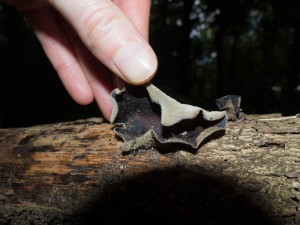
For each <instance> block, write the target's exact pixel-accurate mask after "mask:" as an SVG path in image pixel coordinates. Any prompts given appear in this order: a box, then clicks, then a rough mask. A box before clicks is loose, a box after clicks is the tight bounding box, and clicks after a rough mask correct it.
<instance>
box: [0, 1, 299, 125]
mask: <svg viewBox="0 0 300 225" xmlns="http://www.w3.org/2000/svg"><path fill="white" fill-rule="evenodd" d="M299 12H300V1H299V0H286V1H283V0H277V1H271V0H153V1H152V12H151V25H150V44H151V45H152V47H153V48H154V50H155V52H156V54H157V56H158V60H159V69H158V71H157V75H156V76H155V78H154V79H153V83H154V84H155V85H156V86H158V87H159V88H161V89H162V90H163V91H164V92H166V93H167V94H169V95H170V96H172V97H174V98H175V99H177V100H178V101H180V102H183V103H188V104H193V105H197V106H200V107H203V108H205V109H207V110H216V109H217V108H216V104H215V99H217V98H220V97H222V96H224V95H228V94H237V95H240V96H241V97H242V109H243V111H244V112H245V113H246V114H250V113H255V114H262V113H282V114H283V115H293V114H296V113H299V112H300V15H299ZM93 116H96V117H100V116H101V112H100V110H99V109H98V107H97V105H96V104H95V103H92V104H90V105H88V106H80V105H78V104H77V103H75V102H74V101H73V100H72V99H71V98H70V96H69V95H68V93H67V92H66V91H65V89H64V87H63V86H62V84H61V82H60V80H59V78H58V76H57V75H56V73H55V71H54V69H53V68H52V66H51V64H50V63H49V61H48V59H47V58H46V56H45V54H44V52H43V50H42V49H41V46H40V44H39V42H38V41H37V40H36V38H35V36H34V34H33V33H32V31H31V30H30V28H29V27H28V26H27V25H26V23H25V21H24V19H23V17H22V15H20V14H19V13H18V12H16V11H15V10H14V9H13V8H11V7H7V6H5V5H4V4H2V3H0V127H2V128H6V127H24V126H32V125H36V124H44V123H53V122H60V121H70V120H76V119H83V118H89V117H93Z"/></svg>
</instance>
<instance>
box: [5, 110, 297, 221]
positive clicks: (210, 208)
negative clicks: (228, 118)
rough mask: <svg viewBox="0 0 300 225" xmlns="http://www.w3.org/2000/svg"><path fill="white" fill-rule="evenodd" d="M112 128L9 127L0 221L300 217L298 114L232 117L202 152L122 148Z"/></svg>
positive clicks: (98, 123) (95, 122)
mask: <svg viewBox="0 0 300 225" xmlns="http://www.w3.org/2000/svg"><path fill="white" fill-rule="evenodd" d="M274 117H276V118H281V119H280V120H278V119H273V118H274ZM266 118H269V119H268V120H265V119H266ZM270 118H271V119H270ZM112 128H113V126H112V125H110V124H107V123H104V122H102V120H101V119H95V118H94V119H93V118H92V119H89V120H83V121H74V122H68V123H60V124H49V125H40V126H34V127H29V128H14V129H1V130H0V176H1V178H0V224H98V223H100V222H101V223H103V224H113V223H117V222H118V223H121V222H123V223H124V222H131V224H132V223H133V224H138V223H139V224H141V223H143V224H151V223H152V224H153V223H154V222H156V223H157V222H158V221H159V223H163V222H165V223H169V224H170V223H173V224H256V225H257V224H299V223H300V219H299V218H300V213H299V211H298V209H299V201H300V181H299V179H300V178H299V177H300V119H299V118H296V117H295V118H287V119H284V118H282V117H280V115H260V116H258V115H251V116H247V119H246V120H241V121H238V122H229V124H228V127H227V129H226V133H225V135H223V136H221V137H218V138H217V139H214V140H211V141H209V142H207V143H206V144H204V145H202V146H201V148H200V149H199V150H198V152H192V151H193V150H183V149H181V148H180V147H179V146H178V147H177V149H174V148H173V149H159V150H157V149H147V150H140V151H139V152H138V153H137V154H136V155H134V154H129V155H122V153H121V150H120V146H121V145H122V142H121V141H120V140H117V139H116V137H115V134H114V132H113V130H112ZM138 216H143V217H142V218H144V219H142V220H140V219H137V218H138ZM159 218H163V219H159ZM91 221H96V222H94V223H92V222H91ZM97 222H98V223H97Z"/></svg>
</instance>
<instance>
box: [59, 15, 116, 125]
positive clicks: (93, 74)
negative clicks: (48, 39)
mask: <svg viewBox="0 0 300 225" xmlns="http://www.w3.org/2000/svg"><path fill="white" fill-rule="evenodd" d="M61 24H62V26H63V28H64V30H65V31H66V34H67V36H68V39H69V41H70V43H72V47H73V49H74V51H75V54H76V56H77V59H78V62H79V63H80V65H81V68H82V69H83V72H84V74H85V76H86V78H87V80H88V82H89V85H90V87H91V89H92V92H93V95H94V97H95V100H96V102H97V104H98V106H99V108H100V110H101V112H102V115H103V116H104V117H105V118H106V119H107V120H108V121H109V119H110V115H111V112H112V102H111V97H110V94H111V91H112V89H113V81H112V79H113V78H112V76H111V72H110V71H109V70H108V69H107V68H106V67H105V66H104V65H103V64H102V63H100V62H99V60H98V59H96V57H95V56H94V55H92V54H91V53H90V52H89V51H88V49H87V48H86V47H85V46H84V44H83V43H82V42H81V40H80V39H79V37H78V36H77V34H76V33H75V31H74V30H73V29H72V28H71V27H70V26H69V25H68V24H67V23H65V21H64V20H61Z"/></svg>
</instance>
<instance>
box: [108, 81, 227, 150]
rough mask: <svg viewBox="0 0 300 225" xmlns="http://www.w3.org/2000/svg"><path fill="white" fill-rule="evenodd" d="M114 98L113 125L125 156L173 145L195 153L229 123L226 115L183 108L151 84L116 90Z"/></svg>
mask: <svg viewBox="0 0 300 225" xmlns="http://www.w3.org/2000/svg"><path fill="white" fill-rule="evenodd" d="M111 97H112V102H113V112H112V116H111V119H110V122H111V123H113V124H115V128H114V130H115V132H116V134H117V135H118V136H119V137H121V138H122V139H123V141H124V144H123V147H122V150H123V151H124V152H127V151H133V150H137V149H141V148H145V149H149V148H151V147H154V146H156V145H160V146H161V145H166V144H174V143H178V144H182V145H186V146H189V147H192V148H194V149H196V148H198V147H199V145H200V144H201V142H203V140H204V139H206V138H207V137H208V136H210V135H211V134H213V133H215V132H217V131H220V130H224V129H225V127H226V123H227V116H226V112H225V111H211V112H209V111H206V110H204V109H202V108H200V107H196V106H191V105H187V104H181V103H179V102H178V101H176V100H175V99H173V98H171V97H169V96H168V95H166V94H165V93H163V92H162V91H161V90H159V89H158V88H157V87H155V86H154V85H153V84H150V83H149V84H147V85H143V86H132V85H126V87H125V88H123V89H122V90H120V89H118V88H117V89H115V90H114V91H113V92H112V94H111Z"/></svg>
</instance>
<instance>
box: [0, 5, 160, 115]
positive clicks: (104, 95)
mask: <svg viewBox="0 0 300 225" xmlns="http://www.w3.org/2000/svg"><path fill="white" fill-rule="evenodd" d="M3 2H5V3H7V4H9V5H11V6H14V7H16V8H17V9H18V10H19V11H20V12H22V13H23V14H24V15H25V17H26V19H27V20H28V22H29V24H30V25H31V26H32V28H33V29H34V31H35V33H36V35H37V38H38V39H39V41H40V43H41V45H42V46H43V48H44V50H45V53H46V55H47V56H48V58H49V60H50V61H51V63H52V65H53V67H54V68H55V69H56V71H57V73H58V75H59V77H60V79H61V81H62V83H63V84H64V86H65V88H66V90H67V91H68V92H69V94H70V95H71V97H72V98H73V99H74V100H75V101H76V102H78V103H79V104H83V105H86V104H90V103H91V102H92V101H93V100H94V99H95V100H96V102H97V104H98V105H99V107H100V109H101V111H102V114H103V116H104V117H105V118H106V119H107V120H109V118H110V115H111V111H112V105H111V100H110V93H111V91H112V90H113V88H114V87H115V86H122V85H123V82H124V81H125V82H128V83H131V84H143V83H146V82H147V81H149V80H150V79H151V78H152V77H153V76H154V74H155V72H156V69H157V58H156V55H155V53H154V51H153V50H152V48H151V47H150V45H149V44H148V31H149V16H150V6H151V0H3ZM116 77H118V78H116Z"/></svg>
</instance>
